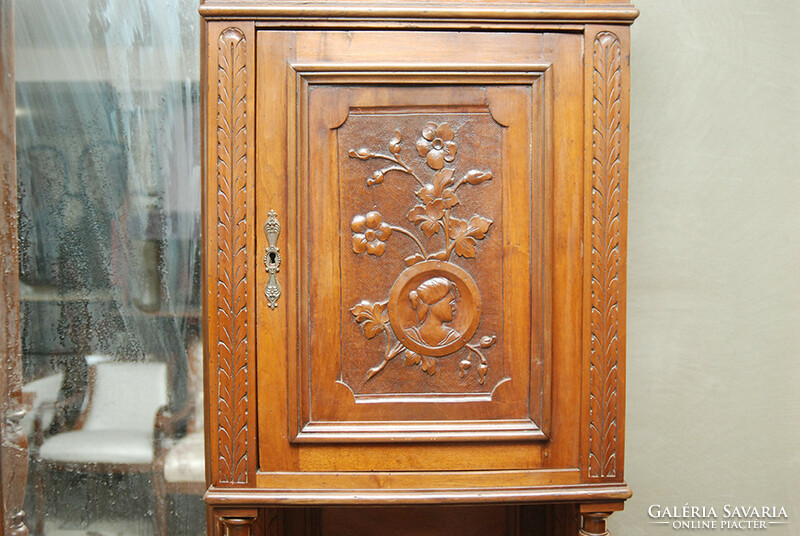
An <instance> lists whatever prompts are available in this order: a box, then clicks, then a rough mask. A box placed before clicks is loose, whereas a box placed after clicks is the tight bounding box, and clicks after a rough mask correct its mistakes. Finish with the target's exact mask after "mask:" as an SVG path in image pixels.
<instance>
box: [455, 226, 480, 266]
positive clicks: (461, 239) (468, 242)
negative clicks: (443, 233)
mask: <svg viewBox="0 0 800 536" xmlns="http://www.w3.org/2000/svg"><path fill="white" fill-rule="evenodd" d="M468 231H469V224H468V223H467V222H465V221H464V220H460V219H458V218H453V217H451V218H450V237H451V238H452V239H453V243H454V248H453V250H454V251H455V252H456V255H460V256H461V257H466V258H472V257H474V256H475V254H476V253H477V251H478V250H477V249H475V245H476V244H477V242H476V241H475V239H474V238H473V237H471V236H469V232H468Z"/></svg>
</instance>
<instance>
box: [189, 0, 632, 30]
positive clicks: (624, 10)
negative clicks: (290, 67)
mask: <svg viewBox="0 0 800 536" xmlns="http://www.w3.org/2000/svg"><path fill="white" fill-rule="evenodd" d="M589 2H591V0H587V3H577V2H571V3H566V2H558V3H555V2H554V3H544V2H524V1H520V2H497V1H491V0H489V1H487V0H483V1H480V2H477V1H475V0H467V1H464V2H458V3H456V2H437V3H428V2H424V3H423V2H420V1H412V2H403V3H376V2H340V1H336V0H321V1H316V2H263V1H262V2H257V1H249V2H230V1H225V0H207V1H204V2H203V4H202V5H201V6H200V14H201V15H202V16H203V17H205V18H206V19H248V20H252V19H257V20H266V21H269V20H275V19H278V20H281V19H283V20H285V19H287V18H288V19H294V20H295V22H296V23H297V24H298V25H302V23H303V22H312V21H319V20H325V21H327V22H333V21H336V20H340V21H353V20H354V19H361V20H362V21H364V20H366V21H372V22H376V23H379V22H383V21H386V22H402V21H408V22H412V23H424V22H437V21H453V22H457V21H471V20H480V21H481V22H484V23H487V22H495V23H514V22H523V23H536V22H547V23H559V22H561V23H571V24H581V23H616V24H631V23H632V22H633V21H634V20H635V19H636V17H637V16H638V15H639V10H638V9H636V8H635V7H634V6H633V5H632V4H629V3H622V2H613V1H612V0H608V1H607V2H606V3H594V2H593V3H589Z"/></svg>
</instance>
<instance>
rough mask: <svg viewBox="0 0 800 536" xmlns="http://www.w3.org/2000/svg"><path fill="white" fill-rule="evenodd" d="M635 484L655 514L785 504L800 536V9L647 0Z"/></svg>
mask: <svg viewBox="0 0 800 536" xmlns="http://www.w3.org/2000/svg"><path fill="white" fill-rule="evenodd" d="M636 5H637V7H639V8H640V10H641V13H642V14H641V16H640V18H639V19H638V20H637V21H636V23H635V24H634V26H633V45H632V51H633V53H632V59H631V61H632V83H631V85H632V98H631V102H632V105H631V140H632V141H631V168H630V216H629V229H630V231H629V233H630V234H629V239H630V246H629V269H628V277H629V279H628V285H629V287H628V288H629V290H628V346H627V352H628V353H627V356H628V361H627V362H628V376H627V378H628V401H627V418H628V421H627V436H626V437H627V445H626V479H627V481H628V483H629V484H630V485H631V487H632V488H633V491H634V497H633V499H631V500H630V501H628V503H627V505H626V510H625V511H624V512H622V513H619V514H615V515H614V516H612V522H611V532H612V534H614V535H615V536H631V535H639V534H641V535H645V534H646V535H648V536H650V535H656V536H657V535H659V534H671V533H676V534H677V533H688V532H691V533H692V534H701V533H709V534H710V533H715V532H716V531H712V532H708V531H674V530H673V529H672V528H669V527H667V526H659V525H652V524H650V523H649V522H650V521H652V520H651V519H650V518H649V517H648V515H647V510H648V507H649V506H650V505H651V504H660V505H662V506H666V505H674V506H678V507H679V508H683V506H684V505H685V504H686V503H689V504H690V505H698V506H714V507H715V508H717V509H718V510H717V513H718V515H719V516H720V517H722V511H721V509H722V507H723V505H725V504H731V505H740V504H741V505H757V506H761V505H776V506H784V507H785V508H786V510H787V512H788V514H789V520H788V521H789V524H787V525H782V526H777V525H776V526H772V527H771V528H769V529H768V530H767V531H766V532H764V531H759V532H760V533H764V534H776V535H777V534H787V535H788V534H800V388H798V382H800V44H799V43H798V36H800V2H798V1H797V0H770V1H769V2H767V1H765V0H638V1H636Z"/></svg>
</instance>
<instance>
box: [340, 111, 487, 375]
mask: <svg viewBox="0 0 800 536" xmlns="http://www.w3.org/2000/svg"><path fill="white" fill-rule="evenodd" d="M415 137H416V138H417V139H416V143H415V144H414V147H413V149H411V150H406V151H405V152H404V149H406V146H405V143H404V142H405V139H404V134H403V132H401V130H400V129H396V130H395V131H394V136H393V137H392V138H391V139H390V140H389V141H388V144H387V150H385V151H379V150H375V149H372V148H368V147H360V148H350V149H349V150H348V153H347V154H348V156H349V157H350V158H353V159H357V160H361V161H364V162H365V163H372V164H379V165H378V166H377V169H375V166H373V169H372V170H371V171H368V173H369V175H368V176H367V178H366V185H367V187H368V188H369V187H374V186H376V185H379V184H383V183H384V181H388V180H392V181H401V180H404V181H406V182H407V185H408V189H409V190H410V191H412V192H413V196H414V197H413V199H414V201H413V204H410V206H409V207H408V211H407V213H405V218H404V219H403V220H401V221H395V220H394V219H392V220H390V218H388V217H384V214H383V213H382V211H381V208H380V206H377V207H376V210H371V211H368V212H366V213H362V214H354V215H353V217H352V220H351V221H350V231H351V239H352V251H353V253H354V254H356V255H372V256H375V257H381V256H383V255H384V253H385V252H386V251H387V249H388V248H391V247H397V246H394V244H395V243H396V242H397V241H399V240H405V241H407V245H408V244H411V245H412V246H411V247H412V248H413V250H412V251H413V252H412V253H411V254H410V255H407V256H406V257H405V258H404V259H403V262H404V265H402V264H401V265H399V266H389V265H386V266H382V269H384V270H396V271H397V278H396V279H395V280H394V283H393V284H392V285H391V288H390V289H389V296H388V299H383V300H380V299H378V300H375V299H371V297H370V296H364V299H362V301H360V302H359V303H357V304H355V305H353V306H352V307H351V308H350V312H351V313H352V315H353V317H354V320H355V322H357V323H358V324H359V325H360V326H361V328H362V330H363V335H364V337H366V338H367V339H372V338H374V337H377V336H379V335H382V334H385V337H386V347H385V351H384V352H383V355H382V356H376V357H377V363H376V364H375V365H374V366H373V367H371V368H369V370H366V371H365V379H366V381H369V380H371V379H372V378H373V377H375V376H376V375H378V374H380V373H381V372H382V371H384V369H385V368H386V367H387V365H388V364H389V363H390V362H391V361H392V360H394V359H395V358H398V357H399V358H401V359H402V360H403V362H404V364H405V365H406V366H407V367H413V368H415V369H418V370H420V372H421V373H423V374H427V375H429V376H433V375H435V374H436V373H437V365H438V364H439V363H440V360H442V359H448V358H455V355H458V356H459V357H460V361H459V364H458V370H459V375H460V377H462V378H464V377H465V376H466V375H468V374H476V375H477V377H478V381H479V383H480V384H481V385H483V384H484V382H485V380H486V376H487V373H488V371H489V367H490V361H489V359H488V358H487V350H489V349H490V348H492V346H494V345H495V343H496V341H497V335H496V334H494V333H480V334H478V328H479V326H480V321H481V313H482V303H481V293H480V291H479V289H478V286H477V285H476V283H475V280H474V279H473V277H472V276H471V275H470V274H469V273H468V272H467V271H466V270H465V269H464V268H462V267H461V266H459V265H458V264H456V263H455V262H453V261H454V260H455V259H456V258H457V257H461V258H463V259H473V258H476V257H477V256H478V255H479V253H480V245H481V242H482V241H483V240H484V239H485V238H486V237H487V235H488V234H489V233H490V231H491V228H492V225H493V224H494V222H493V220H492V219H490V218H488V217H486V216H485V215H482V214H480V213H478V211H479V210H480V207H479V206H472V207H465V206H463V205H462V202H461V199H460V198H459V194H460V192H462V191H463V190H462V189H469V188H472V187H474V186H477V185H480V184H482V183H485V182H487V181H491V180H492V178H493V174H492V172H491V170H489V169H471V170H468V171H466V172H465V173H463V174H462V173H458V174H457V173H456V169H457V168H456V166H455V164H454V162H455V160H456V158H457V155H458V151H459V147H458V140H456V135H455V132H454V130H453V128H452V127H451V125H450V124H449V123H448V122H446V121H445V122H438V123H437V122H433V121H430V122H427V123H426V124H424V126H423V127H422V129H421V131H418V132H416V133H415ZM413 152H416V154H413ZM408 153H411V155H410V157H411V158H417V157H418V158H420V159H422V160H423V161H424V166H417V165H415V166H413V167H412V165H410V164H409V160H408V158H409V156H408ZM365 167H366V166H365ZM421 167H422V168H424V169H425V170H426V171H425V172H424V173H422V172H419V169H420V168H421ZM369 290H371V289H368V288H365V294H367V293H368V292H369ZM462 349H465V350H467V351H466V352H463V351H460V350H462Z"/></svg>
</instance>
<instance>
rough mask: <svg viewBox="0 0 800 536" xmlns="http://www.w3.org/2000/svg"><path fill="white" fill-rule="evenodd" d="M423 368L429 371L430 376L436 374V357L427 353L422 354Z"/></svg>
mask: <svg viewBox="0 0 800 536" xmlns="http://www.w3.org/2000/svg"><path fill="white" fill-rule="evenodd" d="M422 370H423V371H425V372H427V373H428V375H429V376H433V375H434V374H436V359H434V358H433V357H428V356H426V355H424V356H422Z"/></svg>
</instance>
